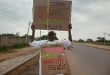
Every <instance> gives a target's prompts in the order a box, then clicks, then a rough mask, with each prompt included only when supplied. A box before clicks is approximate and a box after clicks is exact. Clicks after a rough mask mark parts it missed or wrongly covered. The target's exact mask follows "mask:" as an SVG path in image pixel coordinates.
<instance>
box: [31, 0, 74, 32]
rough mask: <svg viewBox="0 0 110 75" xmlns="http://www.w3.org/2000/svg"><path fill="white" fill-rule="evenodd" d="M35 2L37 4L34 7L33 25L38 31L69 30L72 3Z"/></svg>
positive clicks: (43, 0) (50, 0)
mask: <svg viewBox="0 0 110 75" xmlns="http://www.w3.org/2000/svg"><path fill="white" fill-rule="evenodd" d="M34 2H37V3H34V7H33V24H34V25H35V26H36V29H44V30H46V29H47V28H48V30H63V31H67V30H68V27H67V26H68V24H69V23H70V21H71V5H72V1H63V0H61V1H54V0H49V2H48V1H47V0H34ZM42 2H43V3H42Z"/></svg>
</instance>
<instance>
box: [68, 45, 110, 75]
mask: <svg viewBox="0 0 110 75" xmlns="http://www.w3.org/2000/svg"><path fill="white" fill-rule="evenodd" d="M66 52H67V58H68V61H69V64H70V69H71V73H72V75H110V51H106V50H103V49H98V48H92V47H87V46H83V45H78V44H75V45H74V48H73V49H72V50H71V51H66Z"/></svg>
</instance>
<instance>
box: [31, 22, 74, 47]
mask: <svg viewBox="0 0 110 75" xmlns="http://www.w3.org/2000/svg"><path fill="white" fill-rule="evenodd" d="M31 29H32V38H31V43H30V46H32V47H34V48H40V47H41V46H42V45H44V44H46V43H48V44H60V43H62V44H63V45H64V46H65V47H69V46H71V43H72V36H71V29H72V26H71V24H69V25H68V35H69V36H68V39H69V40H66V42H65V41H64V40H63V41H61V40H58V38H57V37H56V33H55V32H54V31H50V32H49V33H48V40H41V41H35V40H34V39H35V26H34V25H33V24H32V26H31Z"/></svg>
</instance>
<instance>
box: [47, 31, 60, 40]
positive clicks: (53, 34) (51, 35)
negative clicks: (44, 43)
mask: <svg viewBox="0 0 110 75" xmlns="http://www.w3.org/2000/svg"><path fill="white" fill-rule="evenodd" d="M48 40H49V41H54V40H58V38H57V37H56V33H55V32H54V31H50V32H49V33H48Z"/></svg>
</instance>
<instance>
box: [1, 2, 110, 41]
mask: <svg viewBox="0 0 110 75" xmlns="http://www.w3.org/2000/svg"><path fill="white" fill-rule="evenodd" d="M32 7H33V0H0V34H3V33H14V34H16V33H19V34H20V35H24V34H26V33H27V30H28V27H29V23H31V22H32ZM109 7H110V0H73V1H72V13H71V15H72V16H71V23H72V38H73V40H78V39H85V40H86V39H88V38H91V39H94V40H96V38H97V37H99V36H100V37H103V36H104V33H106V34H105V37H106V38H107V39H110V36H109V35H108V34H110V9H109ZM47 32H48V31H44V30H42V31H41V34H42V35H45V34H47ZM55 32H56V33H57V36H58V38H59V39H68V32H67V31H55ZM29 35H31V29H30V31H29ZM39 36H40V30H36V37H39Z"/></svg>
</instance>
